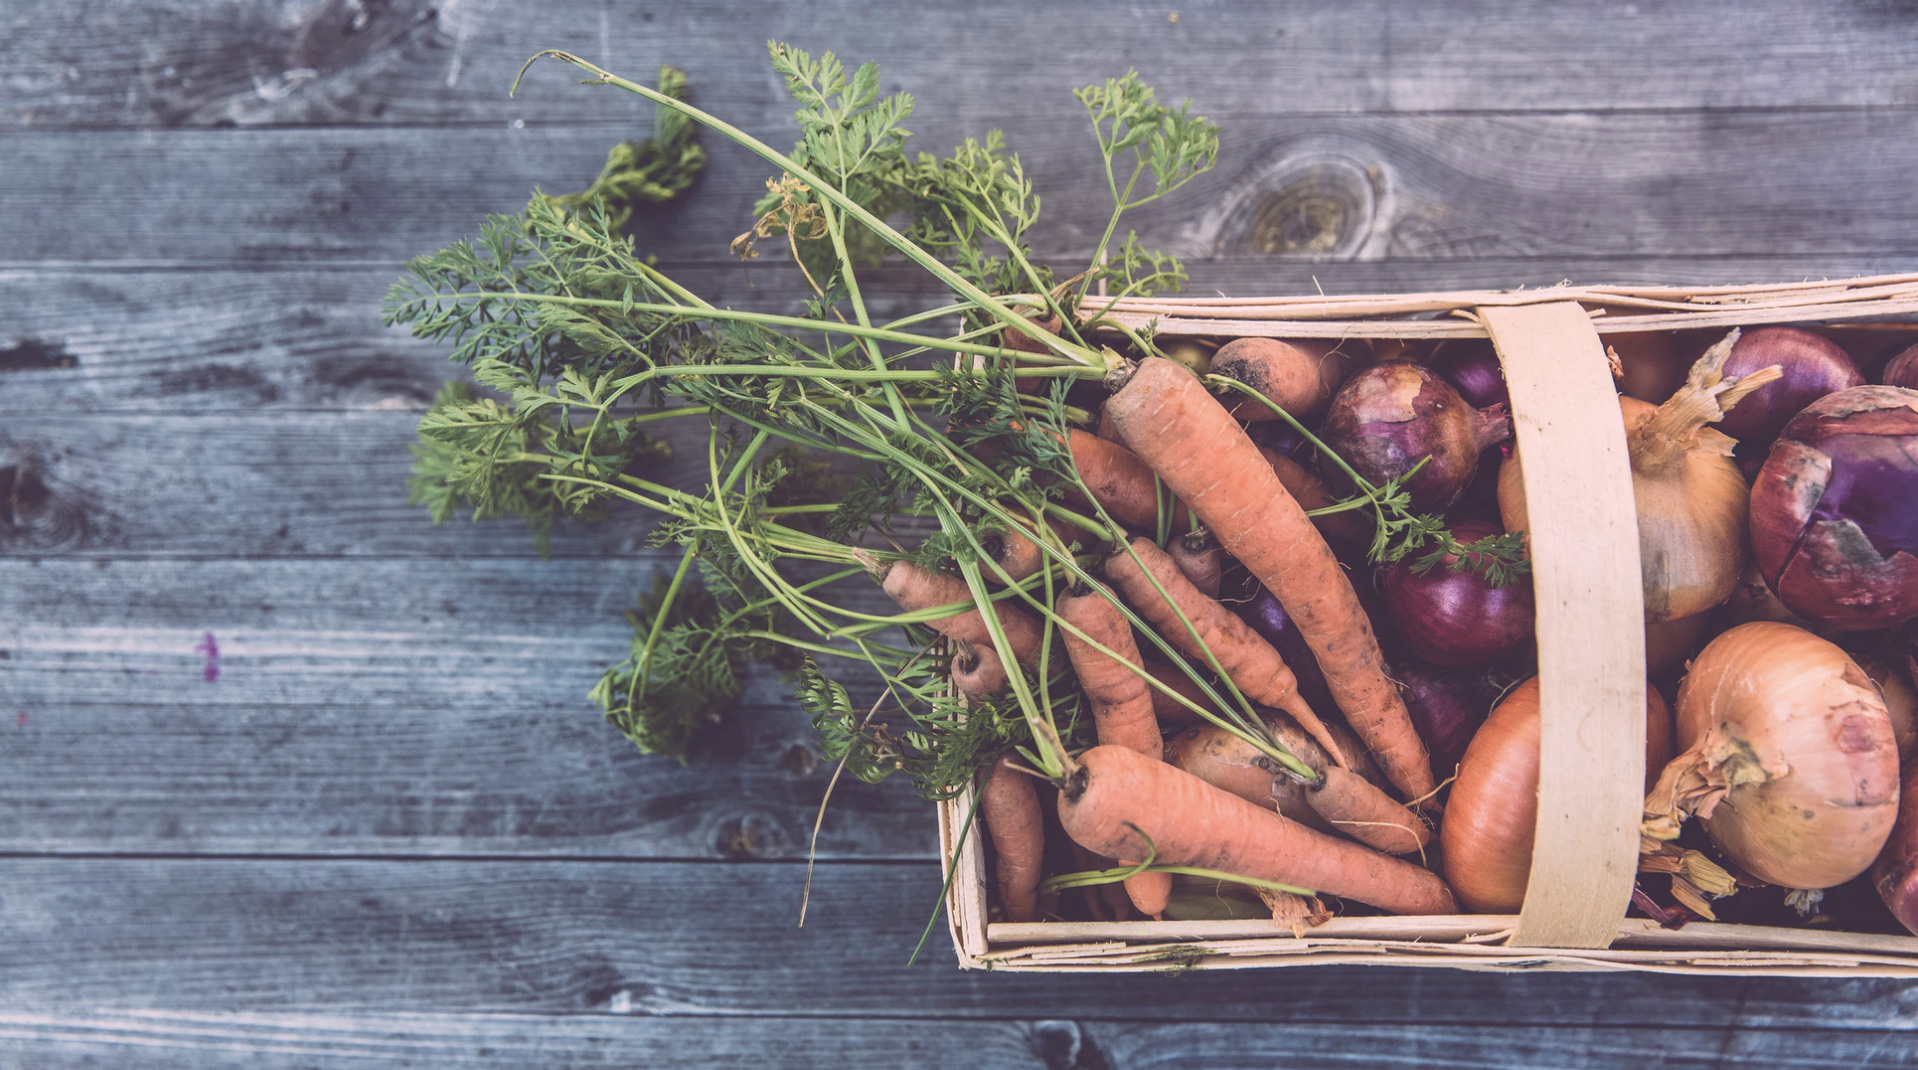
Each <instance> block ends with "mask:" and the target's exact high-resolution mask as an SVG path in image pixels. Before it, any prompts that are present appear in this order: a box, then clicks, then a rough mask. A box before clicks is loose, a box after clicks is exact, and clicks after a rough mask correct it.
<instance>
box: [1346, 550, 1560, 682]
mask: <svg viewBox="0 0 1918 1070" xmlns="http://www.w3.org/2000/svg"><path fill="white" fill-rule="evenodd" d="M1497 534H1500V532H1499V529H1498V528H1497V527H1494V526H1493V525H1491V524H1488V523H1485V522H1484V521H1478V520H1462V521H1459V522H1457V523H1455V524H1453V525H1452V537H1453V538H1455V539H1457V540H1458V541H1459V542H1462V543H1471V542H1475V541H1477V540H1478V539H1481V538H1484V537H1486V536H1488V535H1497ZM1455 559H1456V556H1455V555H1452V554H1447V555H1446V556H1445V557H1444V558H1443V559H1441V562H1440V564H1439V565H1438V566H1436V567H1434V568H1433V569H1431V570H1430V571H1428V572H1426V573H1425V574H1424V575H1422V576H1421V575H1419V574H1417V573H1416V572H1414V571H1413V569H1412V565H1411V562H1410V561H1409V560H1400V561H1395V562H1392V563H1391V564H1388V565H1385V566H1383V567H1381V568H1380V569H1379V592H1380V594H1382V595H1383V596H1384V598H1385V613H1386V616H1388V617H1390V618H1391V620H1392V627H1393V630H1395V631H1396V632H1397V633H1398V636H1399V639H1400V640H1401V641H1402V642H1403V643H1404V644H1405V646H1406V647H1407V648H1408V649H1410V650H1411V651H1412V653H1414V654H1417V655H1418V656H1419V657H1421V658H1424V659H1425V660H1427V661H1429V662H1432V663H1433V664H1436V665H1445V666H1449V667H1451V668H1455V669H1484V668H1489V667H1490V666H1492V665H1495V664H1497V663H1498V662H1501V661H1504V660H1506V659H1507V658H1510V657H1512V656H1513V655H1515V654H1518V653H1519V652H1520V651H1522V650H1524V649H1525V648H1526V647H1527V646H1529V645H1530V644H1531V642H1532V633H1533V625H1534V622H1535V612H1534V609H1533V603H1532V581H1531V579H1530V578H1529V577H1526V578H1521V579H1519V580H1518V582H1516V583H1512V584H1509V585H1507V586H1504V587H1494V586H1492V585H1491V584H1490V583H1489V582H1487V581H1486V579H1485V577H1484V576H1482V575H1480V574H1479V573H1477V572H1476V571H1473V570H1471V569H1460V570H1454V569H1453V568H1452V567H1451V565H1452V563H1453V561H1454V560H1455Z"/></svg>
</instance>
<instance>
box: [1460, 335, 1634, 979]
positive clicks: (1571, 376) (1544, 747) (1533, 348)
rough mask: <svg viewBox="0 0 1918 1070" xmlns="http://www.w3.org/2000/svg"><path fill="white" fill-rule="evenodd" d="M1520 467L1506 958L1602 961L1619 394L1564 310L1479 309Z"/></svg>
mask: <svg viewBox="0 0 1918 1070" xmlns="http://www.w3.org/2000/svg"><path fill="white" fill-rule="evenodd" d="M1479 316H1480V317H1481V319H1482V320H1483V322H1484V323H1485V326H1486V329H1487V330H1488V331H1489V332H1490V333H1491V337H1492V345H1493V347H1494V348H1496V349H1497V350H1498V355H1499V360H1500V362H1501V363H1502V364H1503V365H1504V367H1505V381H1506V385H1507V386H1508V387H1509V388H1510V390H1511V395H1512V421H1513V425H1514V428H1515V430H1516V433H1517V439H1518V451H1519V455H1520V456H1521V457H1523V458H1524V460H1525V505H1526V509H1527V512H1528V514H1529V516H1530V528H1531V530H1530V535H1529V538H1528V539H1527V543H1528V547H1529V550H1530V552H1531V557H1532V590H1533V594H1534V596H1535V598H1536V599H1537V604H1538V625H1537V627H1538V664H1539V678H1540V679H1539V701H1540V710H1539V734H1540V739H1539V789H1538V826H1537V827H1538V833H1537V839H1536V840H1535V842H1534V844H1533V847H1532V869H1531V877H1530V883H1529V884H1528V885H1527V889H1526V893H1525V905H1524V906H1523V907H1522V908H1521V909H1520V911H1519V917H1518V925H1517V927H1516V929H1515V931H1514V932H1513V934H1512V939H1511V941H1510V946H1512V947H1568V948H1602V947H1607V946H1609V945H1610V944H1611V942H1612V937H1613V935H1614V934H1615V933H1617V931H1618V923H1619V919H1621V918H1623V917H1624V916H1625V908H1626V906H1627V905H1628V904H1629V903H1630V901H1631V894H1632V880H1633V875H1634V873H1635V872H1636V871H1637V868H1638V866H1637V862H1638V842H1639V840H1638V818H1639V810H1640V806H1641V803H1642V801H1643V800H1642V799H1641V798H1640V791H1641V788H1642V787H1643V784H1644V776H1645V770H1644V765H1645V623H1644V613H1645V611H1644V605H1643V600H1642V595H1641V593H1640V592H1641V584H1640V579H1639V561H1638V520H1637V514H1636V512H1635V509H1634V506H1633V501H1632V480H1631V468H1630V462H1629V461H1628V460H1627V457H1626V452H1625V427H1624V421H1623V420H1622V419H1621V418H1620V417H1619V409H1618V400H1617V392H1616V391H1615V390H1614V388H1613V386H1612V381H1611V376H1610V374H1609V371H1608V367H1607V364H1606V360H1605V351H1604V347H1603V345H1602V344H1601V343H1600V342H1599V339H1598V332H1597V331H1596V330H1594V329H1593V326H1592V321H1591V318H1590V317H1589V316H1588V315H1587V314H1586V312H1585V310H1584V309H1583V308H1581V307H1579V306H1578V305H1577V304H1575V303H1573V302H1569V301H1567V302H1561V303H1555V304H1546V305H1523V306H1508V307H1494V306H1485V307H1481V308H1480V309H1479Z"/></svg>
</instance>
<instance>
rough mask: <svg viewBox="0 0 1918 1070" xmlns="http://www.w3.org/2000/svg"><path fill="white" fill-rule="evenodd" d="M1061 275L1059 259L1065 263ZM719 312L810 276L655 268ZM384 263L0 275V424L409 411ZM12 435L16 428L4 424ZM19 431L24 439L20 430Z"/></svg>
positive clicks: (1496, 261)
mask: <svg viewBox="0 0 1918 1070" xmlns="http://www.w3.org/2000/svg"><path fill="white" fill-rule="evenodd" d="M1059 263H1060V264H1061V265H1063V264H1065V263H1068V261H1064V260H1061V261H1060V262H1059ZM1912 263H1913V257H1912V256H1897V255H1878V256H1867V255H1861V254H1849V253H1820V254H1816V255H1814V254H1788V255H1784V256H1778V257H1763V256H1744V257H1737V258H1715V257H1651V258H1646V257H1610V258H1607V257H1577V256H1570V255H1568V256H1563V257H1558V256H1549V255H1547V256H1541V257H1538V258H1511V257H1488V258H1482V259H1473V260H1413V259H1389V260H1338V261H1319V260H1313V259H1310V258H1305V257H1289V256H1256V255H1239V256H1214V257H1207V258H1203V259H1198V260H1194V261H1192V262H1191V263H1190V264H1189V265H1188V266H1189V268H1190V269H1191V272H1192V283H1191V285H1190V287H1189V292H1191V293H1193V294H1195V295H1208V294H1211V293H1213V292H1215V291H1223V292H1226V293H1233V294H1239V295H1270V296H1282V295H1287V294H1310V293H1314V292H1316V291H1318V290H1321V289H1322V290H1323V291H1324V292H1326V293H1391V292H1395V291H1414V290H1437V289H1453V288H1481V287H1483V288H1499V287H1516V286H1549V285H1552V284H1554V283H1557V282H1559V281H1561V280H1564V279H1571V280H1574V281H1577V282H1581V283H1603V282H1618V283H1646V284H1653V283H1661V284H1674V285H1676V284H1688V283H1689V284H1723V283H1745V282H1777V281H1796V280H1800V279H1804V278H1807V277H1809V278H1843V277H1847V276H1855V275H1871V274H1884V273H1889V272H1894V271H1902V270H1907V269H1909V268H1910V267H1911V266H1912ZM664 267H665V269H666V270H667V271H669V272H671V273H672V274H673V276H674V277H675V278H677V279H679V280H680V281H681V282H683V283H685V284H686V285H687V286H689V287H691V288H692V289H694V290H695V291H696V292H698V293H700V294H702V295H706V296H707V297H708V299H710V300H712V301H713V302H714V303H716V304H720V305H726V306H731V307H735V308H753V309H758V310H761V311H773V312H783V313H787V314H799V313H802V312H803V311H804V302H803V296H802V294H803V292H804V291H803V290H802V289H801V288H802V287H803V286H804V281H803V280H802V279H800V278H799V277H798V275H797V273H796V272H792V271H789V270H787V269H783V268H780V267H778V266H776V265H773V264H769V263H767V264H755V265H753V267H752V268H751V269H750V270H749V271H748V270H744V269H741V268H740V267H738V266H736V265H726V264H714V263H700V262H687V261H671V260H669V261H665V262H664ZM398 274H399V268H398V266H397V264H394V265H393V266H384V265H379V266H364V267H360V266H338V267H329V266H306V267H298V268H292V269H288V270H272V271H256V270H245V271H236V270H230V269H212V270H204V271H139V270H132V271H119V270H105V269H95V270H88V271H75V270H71V269H60V270H13V271H0V417H9V418H19V417H25V416H30V415H45V414H49V413H75V412H82V411H84V412H86V413H89V414H105V413H133V412H149V413H151V412H158V413H177V412H181V411H183V410H190V411H192V412H193V413H196V414H207V413H212V412H221V411H233V410H239V411H244V412H257V411H265V410H280V409H325V410H342V409H344V410H360V409H369V408H370V409H418V408H421V407H423V406H424V405H425V404H426V403H427V402H428V400H430V399H431V398H432V396H433V392H434V391H435V390H436V389H438V387H439V384H440V383H442V382H444V381H445V380H447V379H454V378H460V377H462V376H463V374H464V372H463V370H462V369H461V368H460V367H458V366H457V365H454V364H451V363H449V362H447V360H446V354H445V348H444V347H441V346H435V345H432V344H429V343H426V342H422V341H419V340H417V339H414V338H411V337H408V336H407V335H406V334H405V333H404V332H402V331H397V330H391V331H389V330H385V329H383V328H381V327H380V325H379V308H380V300H381V295H382V294H384V293H385V291H386V287H387V286H388V284H390V283H391V282H392V281H393V279H394V278H396V277H397V276H398ZM862 289H863V290H864V292H865V293H866V296H867V298H868V300H869V301H871V302H872V303H873V305H874V307H875V308H876V309H878V310H880V311H879V312H878V313H877V314H878V315H880V316H885V315H890V314H904V313H905V312H908V311H912V310H915V309H918V308H925V307H928V306H929V305H930V304H932V303H934V302H936V301H938V300H940V295H939V293H938V292H937V291H936V289H935V287H933V286H932V285H930V284H928V283H927V282H925V281H924V280H923V278H922V277H921V276H918V275H916V274H914V273H911V272H908V271H905V270H893V271H886V272H882V273H880V274H879V275H878V276H877V277H876V278H874V279H870V280H867V282H866V284H864V285H863V286H862ZM7 426H8V428H10V429H11V428H13V427H14V426H16V425H15V424H14V423H13V420H12V419H9V420H8V423H7ZM16 434H17V432H16Z"/></svg>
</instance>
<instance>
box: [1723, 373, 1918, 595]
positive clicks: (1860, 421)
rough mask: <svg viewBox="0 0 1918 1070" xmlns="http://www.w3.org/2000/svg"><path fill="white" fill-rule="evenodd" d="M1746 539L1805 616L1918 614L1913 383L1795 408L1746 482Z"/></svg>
mask: <svg viewBox="0 0 1918 1070" xmlns="http://www.w3.org/2000/svg"><path fill="white" fill-rule="evenodd" d="M1751 542H1752V556H1753V558H1754V559H1755V560H1756V561H1757V563H1758V568H1759V572H1760V573H1761V574H1763V576H1764V577H1765V582H1766V583H1767V584H1769V585H1770V586H1771V589H1772V590H1773V591H1775V592H1777V594H1778V597H1779V599H1780V600H1781V601H1783V602H1784V603H1785V605H1786V606H1787V607H1788V608H1790V609H1791V610H1792V612H1794V613H1797V614H1799V615H1800V616H1802V617H1804V618H1805V619H1807V620H1809V621H1812V622H1813V623H1816V624H1823V625H1826V626H1829V627H1832V628H1836V629H1839V630H1841V631H1859V630H1864V629H1869V628H1887V627H1895V626H1897V625H1899V624H1902V623H1903V622H1905V621H1907V620H1910V619H1912V618H1913V617H1914V616H1918V390H1905V389H1901V388H1899V387H1892V386H1862V387H1854V388H1853V389H1850V390H1845V391H1842V392H1840V393H1837V394H1833V395H1831V396H1829V397H1826V398H1821V399H1819V400H1818V401H1816V402H1814V403H1812V404H1811V405H1810V406H1809V407H1808V408H1806V409H1805V411H1804V412H1802V413H1800V414H1798V415H1797V416H1796V417H1794V418H1793V419H1792V421H1791V423H1790V424H1788V425H1786V427H1785V430H1784V432H1783V433H1782V434H1781V435H1780V436H1779V438H1778V441H1777V442H1775V443H1773V444H1772V450H1771V455H1770V456H1769V457H1767V458H1766V460H1765V467H1764V468H1763V469H1762V470H1760V472H1759V473H1758V480H1757V482H1755V483H1754V484H1753V485H1752V495H1751Z"/></svg>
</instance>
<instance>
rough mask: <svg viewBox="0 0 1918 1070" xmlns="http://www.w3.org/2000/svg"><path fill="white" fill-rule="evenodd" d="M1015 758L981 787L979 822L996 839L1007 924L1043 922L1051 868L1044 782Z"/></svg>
mask: <svg viewBox="0 0 1918 1070" xmlns="http://www.w3.org/2000/svg"><path fill="white" fill-rule="evenodd" d="M1009 759H1010V756H1009V755H1008V756H1006V757H1001V758H1000V759H999V760H998V761H997V762H995V763H993V766H992V771H991V772H990V773H988V774H987V775H986V780H985V783H984V784H983V785H981V786H980V789H979V792H980V795H979V816H980V818H981V819H982V820H983V821H985V823H986V832H987V833H988V834H989V835H990V836H991V837H992V850H993V853H994V855H996V856H997V859H996V861H995V863H994V866H993V875H994V876H995V877H996V878H997V880H998V883H999V903H1000V905H1001V906H1003V907H1004V908H1005V911H1006V920H1007V921H1037V920H1038V918H1039V871H1040V868H1041V867H1042V865H1043V863H1044V862H1045V853H1046V839H1045V836H1046V827H1045V818H1044V816H1043V815H1042V814H1041V813H1040V812H1039V789H1038V782H1037V781H1036V780H1034V779H1033V778H1032V777H1031V776H1029V775H1027V774H1025V773H1021V772H1019V771H1018V770H1016V769H1014V768H1012V766H1011V764H1010V762H1009Z"/></svg>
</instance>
